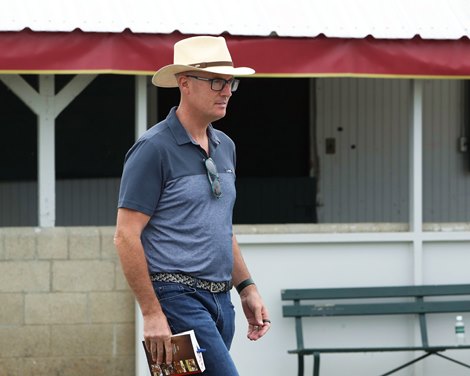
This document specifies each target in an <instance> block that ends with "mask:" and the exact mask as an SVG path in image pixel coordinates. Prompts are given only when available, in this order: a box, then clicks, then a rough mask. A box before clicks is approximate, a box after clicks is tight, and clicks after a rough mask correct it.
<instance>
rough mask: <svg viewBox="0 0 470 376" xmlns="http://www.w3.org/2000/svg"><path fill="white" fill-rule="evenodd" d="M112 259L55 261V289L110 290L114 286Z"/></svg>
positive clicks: (53, 266) (53, 282) (65, 290)
mask: <svg viewBox="0 0 470 376" xmlns="http://www.w3.org/2000/svg"><path fill="white" fill-rule="evenodd" d="M114 269H115V266H114V262H112V261H79V260H74V261H72V260H70V261H53V264H52V288H53V291H57V292H58V291H62V292H70V291H110V290H112V289H113V288H114V280H115V276H114Z"/></svg>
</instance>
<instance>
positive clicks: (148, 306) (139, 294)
mask: <svg viewBox="0 0 470 376" xmlns="http://www.w3.org/2000/svg"><path fill="white" fill-rule="evenodd" d="M115 244H116V248H117V250H118V254H119V258H120V260H121V267H122V270H123V272H124V276H125V277H126V280H127V283H128V284H129V286H130V288H131V290H132V291H133V293H134V295H135V297H136V299H137V302H138V303H139V306H140V309H141V311H142V314H143V315H144V316H145V315H150V314H158V313H161V307H160V303H159V302H158V299H157V297H156V295H155V291H154V290H153V286H152V282H151V281H150V277H149V275H148V266H147V260H146V259H145V253H144V250H143V247H142V243H141V242H140V238H138V239H132V238H131V239H129V238H127V237H126V236H124V235H122V234H116V237H115Z"/></svg>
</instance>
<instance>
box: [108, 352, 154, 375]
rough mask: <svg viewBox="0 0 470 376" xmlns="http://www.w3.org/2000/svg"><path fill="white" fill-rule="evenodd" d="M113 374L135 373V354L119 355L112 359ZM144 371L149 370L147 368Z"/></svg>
mask: <svg viewBox="0 0 470 376" xmlns="http://www.w3.org/2000/svg"><path fill="white" fill-rule="evenodd" d="M112 365H113V373H112V375H113V376H129V375H135V359H134V355H127V356H122V355H121V356H118V357H117V358H115V359H113V360H112ZM144 372H148V371H147V370H145V371H144Z"/></svg>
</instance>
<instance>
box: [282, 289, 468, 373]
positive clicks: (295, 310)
mask: <svg viewBox="0 0 470 376" xmlns="http://www.w3.org/2000/svg"><path fill="white" fill-rule="evenodd" d="M440 297H444V299H442V298H440ZM281 299H282V300H283V301H284V302H285V301H291V302H293V303H292V304H286V305H283V307H282V312H283V317H288V318H294V319H295V334H296V341H297V348H296V349H295V350H289V351H288V353H289V354H296V355H297V358H298V375H299V376H302V375H303V374H304V357H305V356H313V375H314V376H319V375H320V354H332V353H360V352H388V351H423V352H424V354H423V355H421V356H419V357H418V358H416V359H413V360H411V361H409V362H407V363H405V364H403V365H400V366H399V367H396V368H394V369H393V370H391V371H389V372H386V373H384V374H383V375H382V376H386V375H391V374H392V373H395V372H397V371H398V370H401V369H403V368H405V367H408V366H410V365H411V364H413V363H416V362H418V361H420V360H422V359H424V358H426V357H428V356H430V355H437V356H439V357H441V358H444V359H447V360H450V361H452V362H454V363H457V364H459V365H461V366H464V367H467V368H470V365H468V364H465V363H463V362H460V361H457V360H455V359H452V358H450V357H448V356H445V355H443V354H441V353H442V352H444V351H445V350H449V349H452V350H462V349H470V346H469V345H468V344H465V345H462V346H457V344H455V345H439V346H436V345H430V344H429V341H428V331H427V325H426V314H432V313H455V314H456V315H457V314H459V313H462V312H470V284H469V285H423V286H394V287H388V286H387V287H351V288H319V289H286V290H282V291H281ZM367 315H414V316H415V317H416V318H417V320H419V327H420V333H421V344H420V345H418V346H388V347H387V346H386V343H384V346H381V347H379V346H377V347H364V346H361V343H358V344H357V347H337V348H336V347H328V348H322V347H313V348H305V347H304V340H303V337H304V333H303V328H302V319H303V318H315V317H325V316H328V317H337V316H367ZM352 374H354V372H353V373H352Z"/></svg>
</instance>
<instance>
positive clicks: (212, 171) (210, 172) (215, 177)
mask: <svg viewBox="0 0 470 376" xmlns="http://www.w3.org/2000/svg"><path fill="white" fill-rule="evenodd" d="M204 163H205V166H206V171H207V177H208V179H209V183H210V184H211V189H212V193H213V194H214V196H215V197H217V198H219V197H220V196H222V189H221V186H220V180H219V174H218V173H217V166H216V165H215V163H214V161H213V159H212V158H207V159H206V160H205V161H204Z"/></svg>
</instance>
